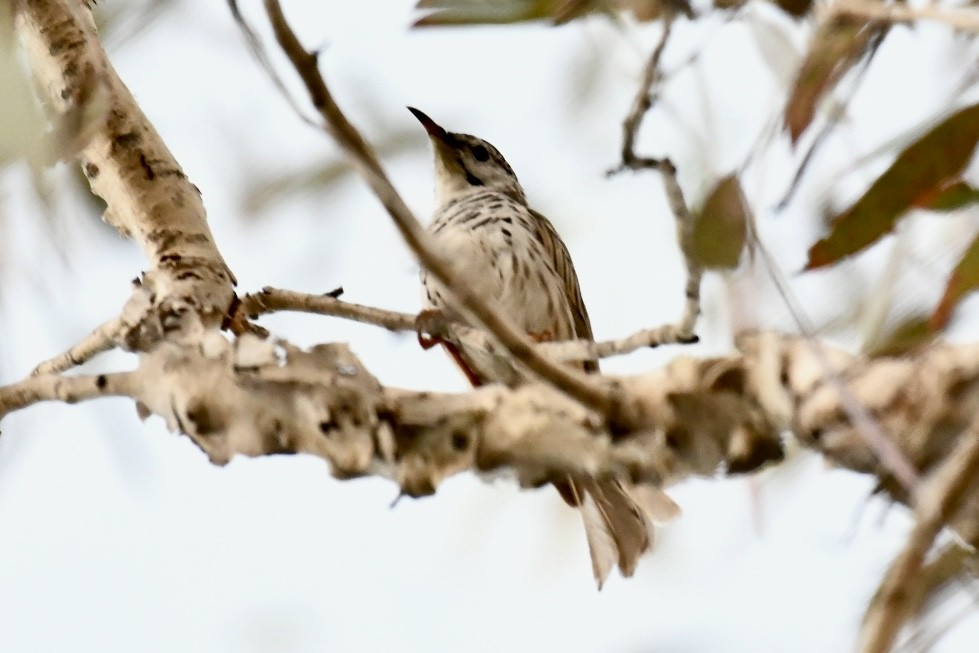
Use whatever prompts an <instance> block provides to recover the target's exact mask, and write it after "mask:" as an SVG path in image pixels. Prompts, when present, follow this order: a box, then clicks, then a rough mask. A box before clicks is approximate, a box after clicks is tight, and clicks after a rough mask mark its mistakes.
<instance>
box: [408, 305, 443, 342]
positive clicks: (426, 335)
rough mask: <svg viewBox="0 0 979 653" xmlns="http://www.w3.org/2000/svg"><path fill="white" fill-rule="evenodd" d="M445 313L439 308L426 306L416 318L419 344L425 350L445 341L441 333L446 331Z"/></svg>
mask: <svg viewBox="0 0 979 653" xmlns="http://www.w3.org/2000/svg"><path fill="white" fill-rule="evenodd" d="M445 325H446V319H445V314H444V313H443V312H442V311H440V310H438V309H437V308H426V309H425V310H423V311H422V312H421V313H419V314H418V316H417V317H416V318H415V332H416V333H417V334H418V344H419V345H421V348H422V349H424V350H426V351H427V350H429V349H431V348H432V347H434V346H435V345H438V344H440V343H442V342H444V338H443V337H442V335H441V334H443V333H445Z"/></svg>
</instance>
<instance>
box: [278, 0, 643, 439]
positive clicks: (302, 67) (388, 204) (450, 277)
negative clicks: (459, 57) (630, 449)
mask: <svg viewBox="0 0 979 653" xmlns="http://www.w3.org/2000/svg"><path fill="white" fill-rule="evenodd" d="M265 10H266V13H267V14H268V16H269V21H270V22H271V25H272V29H273V32H274V33H275V37H276V40H277V41H278V43H279V45H280V46H281V47H282V50H283V51H284V52H285V54H286V56H287V57H288V58H289V60H290V62H291V63H292V65H293V67H294V68H295V69H296V72H297V73H298V74H299V77H300V78H301V79H302V81H303V83H304V84H305V86H306V90H307V92H308V93H309V97H310V100H311V101H312V103H313V106H314V107H315V108H316V110H317V111H318V112H319V114H320V116H321V117H322V118H323V128H324V129H325V130H326V131H327V132H328V133H329V134H330V135H331V136H332V137H333V139H334V140H335V141H336V142H337V144H338V145H340V147H341V148H342V149H343V150H344V151H345V153H346V154H347V156H348V157H349V159H350V161H351V162H352V164H353V165H354V167H355V168H356V169H357V171H358V173H360V175H361V176H362V177H363V178H364V180H365V181H366V183H367V185H368V186H369V187H370V188H371V190H372V191H373V192H374V194H375V196H376V197H377V198H378V199H379V200H380V202H381V204H383V205H384V207H385V209H387V211H388V214H389V215H390V216H391V218H392V219H393V220H394V223H395V226H397V228H398V230H399V231H400V232H401V236H402V237H403V238H404V240H405V242H406V243H407V244H408V246H409V247H410V248H411V250H412V252H414V254H415V256H416V257H417V258H418V260H419V262H420V263H421V265H422V266H423V267H424V268H425V269H427V270H428V271H429V272H430V273H431V274H432V275H433V276H434V277H435V278H436V279H438V280H439V281H440V282H442V284H443V285H444V286H445V287H446V288H448V289H449V291H450V292H451V293H452V295H453V296H454V297H455V298H456V301H457V302H458V304H459V306H460V307H461V308H462V309H463V310H464V312H466V313H468V314H470V315H472V316H473V317H474V318H475V319H476V321H477V322H478V323H479V324H481V325H482V326H483V327H485V328H486V330H487V331H489V332H490V333H492V334H493V336H494V337H495V338H496V339H497V340H498V341H499V342H500V343H501V344H502V345H503V347H504V348H505V349H506V350H507V351H508V352H509V353H510V355H512V356H513V357H514V358H515V359H516V360H518V361H519V362H520V363H522V364H523V365H525V366H526V367H527V368H528V369H530V370H531V371H533V372H534V373H535V374H537V375H538V376H540V377H541V378H543V379H545V380H547V381H548V382H550V383H551V384H553V385H554V386H555V387H557V388H558V389H560V390H561V391H563V392H565V393H567V394H568V395H569V396H571V397H573V398H575V399H576V400H578V401H580V402H581V403H582V404H584V405H586V406H588V407H589V408H592V409H594V410H596V411H598V412H600V413H602V414H604V415H606V416H609V418H610V419H615V420H623V419H626V417H625V416H624V415H622V414H620V413H621V411H622V410H623V406H621V405H620V401H619V395H618V393H617V392H615V391H614V390H613V389H610V388H608V387H606V386H604V385H602V384H601V383H599V382H598V381H595V380H593V379H590V378H589V377H588V376H586V375H585V374H584V373H582V372H579V371H577V370H575V369H572V368H570V367H567V366H563V365H559V364H556V363H554V362H552V361H550V360H549V359H548V358H547V357H545V356H544V355H543V354H541V353H540V352H539V351H538V350H537V349H536V348H535V346H534V343H533V342H532V341H531V340H530V338H529V337H528V336H527V335H526V334H524V333H522V332H521V331H520V330H519V329H517V328H515V327H514V325H513V324H512V322H511V321H510V320H509V319H507V317H506V316H505V315H504V314H503V312H502V311H501V310H500V309H499V308H498V307H497V306H496V305H495V304H490V303H488V302H486V301H485V299H484V298H483V297H481V296H479V295H478V294H477V293H476V292H475V290H474V289H473V288H472V287H471V286H469V285H467V284H463V283H461V282H460V281H459V276H458V275H456V274H454V271H453V267H452V264H451V262H450V261H448V260H447V259H445V257H443V256H442V255H441V254H439V253H438V252H437V251H436V250H435V248H434V247H433V246H432V243H431V238H430V236H429V234H428V233H427V232H426V231H425V229H424V228H423V227H422V226H421V224H420V223H419V222H418V220H417V219H416V218H415V217H414V215H413V214H412V213H411V211H410V209H409V208H408V207H407V205H406V204H405V203H404V201H403V200H402V199H401V196H400V195H399V194H398V192H397V190H395V188H394V186H393V185H392V184H391V182H390V181H389V180H388V178H387V176H386V175H385V174H384V170H383V169H382V167H381V165H380V162H379V161H378V159H377V155H376V154H375V153H374V150H373V148H372V147H371V146H370V144H369V143H368V142H367V141H366V140H364V138H363V137H362V136H361V135H360V133H359V132H358V131H357V129H356V128H355V127H354V126H353V125H352V124H350V122H349V121H348V120H347V118H346V116H344V114H343V112H342V111H341V110H340V108H339V106H338V105H337V104H336V102H335V101H334V100H333V96H332V95H331V94H330V91H329V89H328V88H327V86H326V82H325V81H324V80H323V77H322V75H321V74H320V72H319V69H318V67H317V57H316V54H315V53H310V52H308V51H307V50H306V49H305V48H304V47H303V46H302V44H301V43H300V42H299V40H298V39H297V38H296V35H295V33H293V31H292V28H291V27H290V26H289V24H288V23H287V21H286V19H285V16H284V15H283V13H282V9H281V7H280V6H279V3H278V2H277V1H276V0H265Z"/></svg>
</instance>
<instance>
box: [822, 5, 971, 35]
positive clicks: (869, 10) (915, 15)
mask: <svg viewBox="0 0 979 653" xmlns="http://www.w3.org/2000/svg"><path fill="white" fill-rule="evenodd" d="M829 9H830V11H831V12H832V13H833V14H845V15H850V16H860V17H863V18H869V19H875V20H886V21H888V22H891V23H911V22H915V21H919V20H935V21H938V22H941V23H945V24H946V25H948V26H949V27H951V28H952V29H955V30H958V31H961V32H979V14H977V13H976V11H975V9H966V8H959V7H943V6H940V5H937V4H924V5H920V6H914V7H911V6H908V5H905V4H885V3H883V2H877V1H876V0H838V1H837V2H834V3H832V4H831V5H830V8H829Z"/></svg>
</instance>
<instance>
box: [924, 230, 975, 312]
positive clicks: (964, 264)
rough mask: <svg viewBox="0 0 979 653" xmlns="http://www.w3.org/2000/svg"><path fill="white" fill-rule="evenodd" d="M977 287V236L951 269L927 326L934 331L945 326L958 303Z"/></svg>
mask: <svg viewBox="0 0 979 653" xmlns="http://www.w3.org/2000/svg"><path fill="white" fill-rule="evenodd" d="M977 287H979V236H976V238H975V239H974V240H973V241H972V244H971V245H969V249H967V250H965V254H963V255H962V258H961V259H959V263H958V265H956V266H955V269H954V270H952V274H951V276H949V278H948V283H947V284H946V285H945V294H943V295H942V299H941V301H939V302H938V306H937V307H936V308H935V312H934V313H932V314H931V319H930V320H929V322H928V324H929V326H931V328H932V329H934V330H936V331H937V330H938V329H941V328H943V327H945V325H946V324H948V321H949V320H950V319H951V317H952V311H953V310H955V307H956V306H957V305H958V303H959V302H960V301H962V298H963V297H965V296H966V295H967V294H968V293H970V292H972V291H973V290H975V289H976V288H977Z"/></svg>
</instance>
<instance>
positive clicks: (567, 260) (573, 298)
mask: <svg viewBox="0 0 979 653" xmlns="http://www.w3.org/2000/svg"><path fill="white" fill-rule="evenodd" d="M530 213H531V215H533V216H534V218H535V220H534V225H535V227H536V229H535V235H536V236H537V240H538V241H539V242H540V244H541V245H543V246H544V251H545V252H546V253H547V255H548V256H549V257H550V259H551V263H552V264H553V265H554V270H555V271H556V272H557V273H558V276H559V277H561V279H562V280H563V281H564V294H565V296H566V297H567V298H568V304H570V306H571V315H572V317H573V318H574V334H575V337H577V338H581V339H585V340H592V339H594V335H593V334H592V330H591V320H590V319H589V318H588V309H587V308H585V300H584V299H582V297H581V286H580V285H579V283H578V274H577V273H576V272H575V270H574V263H572V261H571V254H570V253H569V252H568V247H567V245H565V244H564V241H563V240H561V237H560V236H558V233H557V230H556V229H555V228H554V225H552V224H551V221H550V220H548V219H547V218H545V217H544V216H543V215H541V214H540V213H538V212H537V211H535V210H533V209H530ZM585 371H586V372H596V371H598V361H585Z"/></svg>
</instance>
